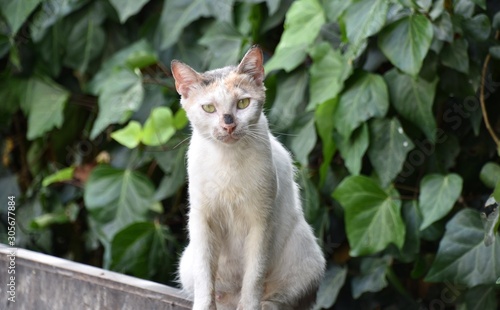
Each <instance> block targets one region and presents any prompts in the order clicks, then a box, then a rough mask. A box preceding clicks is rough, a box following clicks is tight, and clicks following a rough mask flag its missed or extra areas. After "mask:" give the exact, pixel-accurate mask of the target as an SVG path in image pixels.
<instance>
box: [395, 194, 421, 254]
mask: <svg viewBox="0 0 500 310" xmlns="http://www.w3.org/2000/svg"><path fill="white" fill-rule="evenodd" d="M402 211H403V220H404V222H405V226H406V235H405V242H404V246H403V248H402V249H401V251H399V256H398V257H397V259H398V260H400V261H403V262H412V261H414V260H415V259H416V257H417V256H418V254H419V253H420V223H421V222H422V215H420V211H419V209H418V204H417V201H415V200H411V201H408V202H406V203H404V204H403V210H402Z"/></svg>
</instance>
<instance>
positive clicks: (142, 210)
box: [84, 165, 154, 245]
mask: <svg viewBox="0 0 500 310" xmlns="http://www.w3.org/2000/svg"><path fill="white" fill-rule="evenodd" d="M153 194H154V188H153V184H152V183H151V181H150V180H149V179H148V178H147V177H146V176H145V175H143V174H142V173H139V172H136V171H131V170H122V169H116V168H112V167H110V166H106V165H100V166H97V167H96V168H94V170H92V173H91V174H90V177H89V179H88V180H87V183H86V184H85V190H84V200H85V206H86V208H87V210H88V212H89V217H90V219H91V220H92V221H94V223H96V224H98V225H97V226H96V227H97V229H98V231H96V233H97V234H98V235H99V238H100V240H101V241H102V242H103V243H104V244H105V245H106V244H107V243H109V242H111V240H113V238H114V236H115V234H116V233H117V232H118V231H120V230H122V229H123V228H125V227H126V226H128V225H130V224H132V223H134V222H138V221H144V220H146V214H147V212H148V209H149V207H150V206H151V205H152V204H153Z"/></svg>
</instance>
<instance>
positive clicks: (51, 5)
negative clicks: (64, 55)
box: [30, 0, 89, 43]
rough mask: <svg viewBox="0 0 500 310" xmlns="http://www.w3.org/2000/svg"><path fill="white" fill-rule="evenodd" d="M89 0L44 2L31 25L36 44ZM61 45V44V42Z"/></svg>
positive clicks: (31, 32) (52, 0) (50, 0)
mask: <svg viewBox="0 0 500 310" xmlns="http://www.w3.org/2000/svg"><path fill="white" fill-rule="evenodd" d="M87 2H89V0H44V1H42V5H41V8H40V10H37V12H36V13H35V14H34V16H33V22H32V23H30V34H31V38H32V39H33V41H34V42H38V41H40V40H41V39H42V38H43V37H44V35H45V33H46V32H47V30H48V29H50V28H51V26H53V25H54V24H56V23H57V22H58V21H60V20H62V19H63V18H64V17H65V16H67V15H69V14H70V13H72V12H74V11H76V10H78V9H79V8H81V7H82V6H83V5H85V4H86V3H87ZM59 43H61V42H59Z"/></svg>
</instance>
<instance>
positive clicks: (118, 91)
mask: <svg viewBox="0 0 500 310" xmlns="http://www.w3.org/2000/svg"><path fill="white" fill-rule="evenodd" d="M143 97H144V88H143V86H142V78H141V75H140V71H139V70H137V71H135V72H133V71H131V70H127V69H122V70H118V71H114V72H113V74H112V75H111V76H110V77H109V78H108V79H107V80H106V82H105V84H104V85H102V93H101V94H100V96H99V114H98V115H97V119H96V121H95V123H94V126H93V127H92V131H91V133H90V138H91V139H94V138H95V137H96V136H97V135H98V134H99V133H101V131H103V130H104V129H105V128H106V127H107V126H108V125H110V124H114V123H119V124H123V123H125V122H126V121H127V120H128V119H129V118H130V116H131V115H132V112H134V111H136V110H137V109H138V108H139V106H140V105H141V103H142V100H143Z"/></svg>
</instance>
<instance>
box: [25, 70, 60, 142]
mask: <svg viewBox="0 0 500 310" xmlns="http://www.w3.org/2000/svg"><path fill="white" fill-rule="evenodd" d="M69 95H70V94H69V92H67V91H66V90H65V89H62V88H61V87H60V86H59V85H56V84H54V83H53V82H50V81H49V82H46V81H42V80H39V79H36V78H32V79H30V80H29V82H28V85H27V89H26V94H25V96H24V100H23V102H22V103H21V106H23V107H24V110H25V111H26V110H28V111H29V113H28V114H29V115H28V134H27V138H28V139H29V140H34V139H35V138H38V137H41V136H43V135H44V134H45V133H46V132H48V131H50V130H51V129H53V128H54V127H56V128H60V127H61V126H62V124H63V119H64V115H63V111H64V107H65V105H66V102H67V101H68V98H69Z"/></svg>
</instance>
